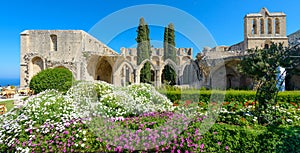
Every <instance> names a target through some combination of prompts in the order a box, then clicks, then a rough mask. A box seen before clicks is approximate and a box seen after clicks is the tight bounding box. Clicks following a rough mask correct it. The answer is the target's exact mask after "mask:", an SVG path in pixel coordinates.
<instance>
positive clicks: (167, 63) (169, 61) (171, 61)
mask: <svg viewBox="0 0 300 153" xmlns="http://www.w3.org/2000/svg"><path fill="white" fill-rule="evenodd" d="M166 65H171V66H172V67H173V69H174V70H175V71H176V73H177V70H178V68H177V64H176V63H175V62H174V61H173V60H171V59H169V58H168V59H166V60H165V61H164V65H162V67H165V66H166Z"/></svg>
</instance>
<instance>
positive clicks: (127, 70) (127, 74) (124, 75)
mask: <svg viewBox="0 0 300 153" xmlns="http://www.w3.org/2000/svg"><path fill="white" fill-rule="evenodd" d="M120 76H121V80H122V81H121V84H122V86H126V85H130V84H132V83H134V74H133V68H132V67H131V66H130V65H129V64H127V63H126V64H124V65H123V66H122V69H121V71H120Z"/></svg>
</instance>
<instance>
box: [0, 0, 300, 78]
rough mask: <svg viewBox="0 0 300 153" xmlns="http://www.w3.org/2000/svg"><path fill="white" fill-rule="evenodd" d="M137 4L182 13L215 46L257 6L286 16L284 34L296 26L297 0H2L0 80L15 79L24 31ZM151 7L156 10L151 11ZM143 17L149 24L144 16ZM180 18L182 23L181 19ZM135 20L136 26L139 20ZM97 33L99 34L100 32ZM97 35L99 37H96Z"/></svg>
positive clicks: (158, 32) (80, 23) (130, 38)
mask: <svg viewBox="0 0 300 153" xmlns="http://www.w3.org/2000/svg"><path fill="white" fill-rule="evenodd" d="M141 4H161V5H167V6H171V7H175V8H178V9H180V10H182V11H185V12H187V13H188V14H190V15H192V16H193V17H195V18H196V19H197V20H199V21H200V22H201V23H202V24H203V25H204V26H205V27H206V28H207V30H208V31H209V32H210V33H211V35H212V36H213V38H214V39H215V41H216V43H217V44H218V45H232V44H235V43H238V42H240V41H242V40H243V17H244V16H245V14H247V13H254V12H259V11H260V9H261V8H262V7H267V8H268V10H269V11H270V12H284V13H286V14H287V34H291V33H293V32H295V31H297V30H299V29H300V20H299V14H300V10H299V4H300V1H299V0H285V1H283V0H84V1H82V0H70V1H63V0H51V1H47V0H43V1H41V0H19V1H14V0H11V1H1V2H0V14H1V15H0V32H1V33H0V53H1V54H0V78H18V77H19V65H20V63H19V61H20V57H19V56H20V32H22V31H23V30H27V29H34V30H38V29H61V30H64V29H68V30H69V29H75V30H76V29H80V30H84V31H89V30H90V29H91V28H92V27H93V26H94V25H95V24H96V23H97V22H98V21H100V20H101V19H103V18H105V17H106V16H108V15H110V14H111V13H113V12H115V11H118V10H120V9H124V8H127V7H130V6H134V5H141ZM153 11H154V12H155V10H153ZM179 19H180V17H179ZM145 20H146V22H147V23H149V21H147V18H145ZM182 20H183V21H184V18H183V19H182ZM136 24H138V19H137V21H136ZM149 24H151V23H149ZM150 28H151V29H150V38H151V39H153V40H162V38H163V29H162V28H157V27H150ZM187 28H189V27H187ZM175 29H176V25H175ZM99 35H100V36H101V34H99ZM135 37H136V32H135V29H134V28H132V29H129V30H127V31H125V32H123V33H121V34H120V35H118V36H117V37H116V38H115V39H114V40H112V41H111V42H110V43H109V44H108V45H109V46H110V47H111V48H113V49H115V50H116V51H119V48H120V47H122V46H124V47H131V46H132V45H133V44H134V43H135V40H134V39H135ZM199 37H201V36H199ZM97 38H98V37H97ZM176 38H178V40H177V41H176V44H177V45H176V47H190V46H192V47H193V44H191V42H189V41H188V40H187V39H186V38H185V37H184V36H181V35H180V34H178V33H177V36H176ZM99 39H100V41H101V37H100V38H99ZM103 39H105V38H103ZM157 47H159V46H157ZM199 50H201V49H199ZM194 52H195V51H194Z"/></svg>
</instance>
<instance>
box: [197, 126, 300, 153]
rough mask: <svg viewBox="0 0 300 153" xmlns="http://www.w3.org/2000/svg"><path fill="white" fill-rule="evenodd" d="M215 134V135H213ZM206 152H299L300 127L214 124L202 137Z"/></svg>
mask: <svg viewBox="0 0 300 153" xmlns="http://www.w3.org/2000/svg"><path fill="white" fill-rule="evenodd" d="M214 133H215V134H214ZM201 141H203V142H204V143H205V144H206V145H207V146H208V148H207V149H206V150H205V151H207V152H218V151H219V150H218V147H217V142H221V144H222V145H221V147H222V148H224V147H225V146H228V148H229V149H228V151H229V152H249V153H250V152H251V153H257V152H276V153H285V152H295V153H296V152H300V147H299V146H300V127H289V126H286V127H265V126H256V127H243V126H234V125H228V124H215V125H213V126H212V128H211V129H210V132H208V133H206V134H205V135H204V137H203V140H201Z"/></svg>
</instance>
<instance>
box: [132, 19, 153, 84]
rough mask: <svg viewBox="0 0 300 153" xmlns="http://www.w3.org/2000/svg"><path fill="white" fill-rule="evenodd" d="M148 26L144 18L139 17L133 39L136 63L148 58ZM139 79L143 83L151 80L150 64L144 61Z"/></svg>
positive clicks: (149, 51)
mask: <svg viewBox="0 0 300 153" xmlns="http://www.w3.org/2000/svg"><path fill="white" fill-rule="evenodd" d="M149 33H150V31H149V28H148V25H147V24H146V23H145V20H144V18H140V23H139V26H138V29H137V38H136V39H135V40H136V42H137V43H138V45H137V64H138V65H139V64H141V63H142V62H143V61H144V60H145V59H150V55H151V48H150V38H149ZM140 81H141V82H143V83H150V81H151V65H150V63H149V62H146V63H145V65H144V67H143V68H142V69H141V72H140Z"/></svg>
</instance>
